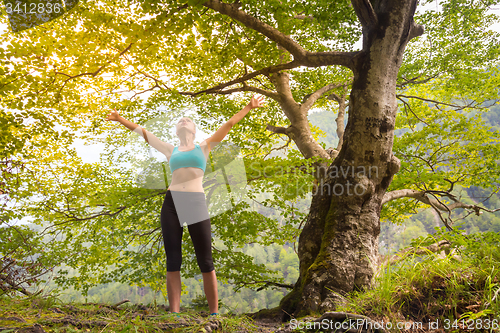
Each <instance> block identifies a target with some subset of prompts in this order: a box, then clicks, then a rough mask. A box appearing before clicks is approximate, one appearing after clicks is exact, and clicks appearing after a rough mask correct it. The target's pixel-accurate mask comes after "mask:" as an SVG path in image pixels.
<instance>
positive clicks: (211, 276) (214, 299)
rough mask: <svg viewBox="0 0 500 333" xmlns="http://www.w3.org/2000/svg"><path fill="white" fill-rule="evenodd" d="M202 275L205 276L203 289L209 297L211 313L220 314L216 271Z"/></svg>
mask: <svg viewBox="0 0 500 333" xmlns="http://www.w3.org/2000/svg"><path fill="white" fill-rule="evenodd" d="M201 274H202V275H203V288H204V289H205V295H206V296H207V301H208V307H209V309H210V313H214V312H219V294H218V292H217V277H216V276H215V270H213V271H211V272H209V273H201Z"/></svg>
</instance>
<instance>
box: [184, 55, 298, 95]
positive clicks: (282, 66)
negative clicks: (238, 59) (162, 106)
mask: <svg viewBox="0 0 500 333" xmlns="http://www.w3.org/2000/svg"><path fill="white" fill-rule="evenodd" d="M299 66H301V65H300V64H299V62H297V61H296V60H294V61H291V62H287V63H285V64H279V65H273V66H269V67H265V68H262V69H259V70H257V71H254V72H252V73H249V74H246V75H243V76H241V77H239V78H237V79H234V80H231V81H229V82H225V83H221V84H218V85H216V86H215V87H212V88H209V89H205V90H202V91H198V92H180V94H181V95H189V96H193V97H195V96H198V95H201V94H214V93H220V92H221V91H222V89H224V88H226V87H229V86H232V85H233V84H237V83H242V82H245V81H248V80H250V79H253V78H255V77H256V76H259V75H269V74H271V73H276V72H279V71H282V70H286V69H292V68H297V67H299Z"/></svg>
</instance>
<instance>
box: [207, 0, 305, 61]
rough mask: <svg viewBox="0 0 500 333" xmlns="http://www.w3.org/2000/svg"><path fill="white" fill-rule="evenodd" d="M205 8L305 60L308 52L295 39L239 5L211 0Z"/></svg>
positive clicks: (296, 57)
mask: <svg viewBox="0 0 500 333" xmlns="http://www.w3.org/2000/svg"><path fill="white" fill-rule="evenodd" d="M203 6H205V7H208V8H211V9H213V10H215V11H217V12H219V13H221V14H224V15H227V16H229V17H231V18H233V19H235V20H237V21H239V22H241V23H243V24H244V25H245V26H246V27H248V28H250V29H253V30H255V31H257V32H260V33H261V34H263V35H264V36H266V37H267V38H269V39H270V40H272V41H274V42H276V43H278V44H279V45H280V46H281V47H283V48H284V49H285V50H287V51H288V52H290V53H291V54H292V55H293V56H294V58H295V59H303V58H304V57H305V55H306V50H304V49H303V48H302V46H300V45H299V44H298V43H297V42H295V41H294V40H293V39H291V38H290V37H288V36H287V35H285V34H284V33H282V32H281V31H279V30H278V29H275V28H273V27H271V26H270V25H268V24H267V23H264V22H262V21H261V20H259V19H257V18H256V17H253V16H252V15H249V14H247V13H245V12H244V11H242V10H240V9H239V8H238V5H235V4H229V3H224V2H221V1H219V0H209V1H206V2H205V3H203Z"/></svg>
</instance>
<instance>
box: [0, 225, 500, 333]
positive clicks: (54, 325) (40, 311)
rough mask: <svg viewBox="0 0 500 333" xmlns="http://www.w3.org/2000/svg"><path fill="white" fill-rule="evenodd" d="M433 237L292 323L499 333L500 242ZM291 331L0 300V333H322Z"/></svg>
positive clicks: (147, 311) (188, 316)
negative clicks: (435, 247) (338, 301)
mask: <svg viewBox="0 0 500 333" xmlns="http://www.w3.org/2000/svg"><path fill="white" fill-rule="evenodd" d="M438 236H439V237H438ZM438 236H430V238H428V239H417V240H415V241H414V243H413V244H412V245H413V249H414V250H415V251H414V253H417V252H419V253H420V254H422V250H423V249H424V250H425V249H427V248H428V245H429V244H430V243H434V242H436V241H441V240H443V239H445V240H446V241H448V242H449V246H448V247H447V248H446V252H441V251H438V252H436V253H434V252H430V251H429V252H428V253H426V252H425V251H423V252H424V255H418V256H417V255H415V254H414V255H411V253H410V252H408V253H410V255H407V256H406V257H405V258H404V260H400V261H399V262H397V263H394V262H393V264H391V265H386V266H383V267H382V269H381V270H380V274H379V275H378V276H377V277H376V278H375V279H374V287H373V289H371V290H369V291H364V292H353V293H351V294H349V295H347V297H346V302H345V304H343V305H341V306H339V307H338V308H337V309H336V312H335V313H327V314H322V315H320V314H318V315H316V316H309V317H307V318H294V319H295V320H296V321H297V322H302V323H305V322H321V321H322V319H325V318H328V319H334V320H336V321H337V322H342V321H344V320H345V318H346V317H349V316H351V318H353V319H352V320H355V319H356V318H367V319H369V320H372V323H378V324H380V323H385V328H386V331H391V332H405V333H409V332H436V333H437V332H500V235H499V234H496V233H485V234H478V235H469V236H465V235H461V234H458V233H457V234H446V236H443V235H438ZM433 237H434V238H433ZM408 253H407V254H408ZM271 312H273V311H270V313H271ZM351 314H353V315H351ZM274 315H275V316H276V312H275V313H274ZM356 316H358V317H356ZM359 316H365V317H359ZM387 323H391V327H392V328H391V329H387V328H389V327H388V326H387ZM398 324H399V326H400V328H401V329H398ZM401 325H403V326H401ZM297 326H298V325H296V326H295V327H294V326H293V325H291V324H290V323H289V324H287V325H282V324H281V323H279V322H272V321H271V322H269V321H268V322H265V321H264V320H259V321H257V320H256V321H254V320H252V319H251V318H250V317H249V316H246V315H224V316H220V317H217V318H209V317H208V313H206V312H202V311H201V312H200V311H194V310H189V309H185V310H184V311H183V313H182V314H181V315H180V317H177V316H176V315H172V314H169V313H168V312H167V311H166V309H165V307H163V306H149V307H146V306H143V305H130V304H129V303H125V304H122V305H119V306H111V305H105V304H62V303H60V302H58V301H57V298H55V297H50V296H49V297H44V298H42V297H24V298H13V299H12V298H7V297H5V296H4V297H3V298H0V332H2V333H4V332H5V333H7V332H17V331H19V332H24V333H27V332H33V333H43V332H65V333H67V332H100V333H101V332H102V333H104V332H110V333H111V332H116V333H118V332H137V333H138V332H144V333H145V332H212V331H217V332H231V333H233V332H276V331H279V332H326V331H328V330H323V331H322V330H317V329H312V330H307V329H305V328H303V329H299V328H297ZM23 328H24V329H25V330H22V329H23ZM2 329H4V330H2ZM9 329H10V331H9ZM331 331H332V330H329V331H328V332H331ZM333 331H334V330H333Z"/></svg>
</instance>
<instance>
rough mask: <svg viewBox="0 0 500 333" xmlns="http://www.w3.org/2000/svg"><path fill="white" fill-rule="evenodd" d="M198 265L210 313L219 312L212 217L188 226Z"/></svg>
mask: <svg viewBox="0 0 500 333" xmlns="http://www.w3.org/2000/svg"><path fill="white" fill-rule="evenodd" d="M188 229H189V234H190V235H191V240H192V241H193V246H194V251H195V253H196V259H197V261H198V266H199V267H200V270H201V273H202V275H203V288H204V290H205V295H206V296H207V301H208V306H209V308H210V313H214V312H218V308H219V304H218V303H219V295H218V291H217V277H216V276H215V270H214V264H213V259H212V231H211V226H210V219H207V220H204V221H201V222H197V223H193V224H191V225H189V226H188Z"/></svg>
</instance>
